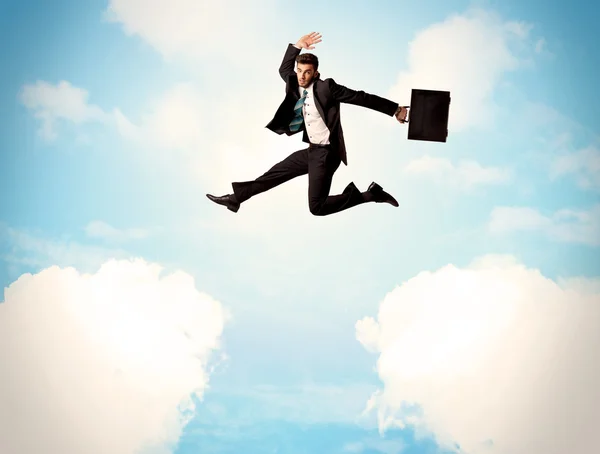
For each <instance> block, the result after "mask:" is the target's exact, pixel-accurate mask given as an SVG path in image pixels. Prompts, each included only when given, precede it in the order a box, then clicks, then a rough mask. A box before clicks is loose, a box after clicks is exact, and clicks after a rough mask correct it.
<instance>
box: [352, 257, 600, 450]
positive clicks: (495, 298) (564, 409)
mask: <svg viewBox="0 0 600 454" xmlns="http://www.w3.org/2000/svg"><path fill="white" fill-rule="evenodd" d="M356 336H357V339H358V340H359V341H360V342H361V343H362V344H363V345H364V346H365V347H366V348H368V349H369V350H371V351H375V352H378V353H379V359H378V362H377V372H378V374H379V378H380V379H381V381H382V382H383V389H382V390H380V391H379V392H377V393H375V394H374V395H373V396H372V398H371V400H370V401H369V403H368V406H367V408H368V409H369V408H370V409H376V410H377V413H378V417H379V424H380V430H385V429H386V428H389V427H392V426H394V425H399V426H402V425H407V424H410V425H414V426H415V427H416V428H417V431H418V433H420V434H423V435H425V434H435V437H436V438H437V440H438V442H440V443H441V444H442V445H443V446H445V447H446V448H449V449H453V448H455V443H458V444H459V445H460V447H461V452H467V453H470V454H472V453H473V454H475V453H482V452H494V453H497V454H505V453H511V454H521V453H522V454H529V453H534V452H535V453H541V452H544V453H547V454H563V453H565V452H585V451H589V449H590V446H595V445H596V430H595V429H596V425H597V424H596V421H598V420H599V419H600V392H599V390H598V387H597V383H598V382H599V381H600V367H599V365H598V345H600V294H599V293H595V294H590V293H589V292H585V293H580V292H579V291H578V290H576V289H570V290H565V289H563V288H561V287H560V286H559V285H558V284H557V283H555V282H554V281H552V280H550V279H548V278H546V277H544V276H543V275H542V274H540V272H539V271H538V270H535V269H528V268H526V267H525V266H523V265H521V264H519V263H517V262H516V260H515V259H507V258H506V257H501V258H500V259H499V260H495V258H494V257H486V258H485V260H479V261H477V263H473V264H472V265H471V266H470V267H468V268H465V269H459V268H457V267H455V266H452V265H448V266H446V267H443V268H441V269H439V270H437V271H434V272H428V271H427V272H422V273H420V274H418V275H417V276H415V277H414V278H412V279H410V280H408V281H407V282H404V283H403V284H402V285H401V286H399V287H397V288H396V289H394V290H393V291H392V292H390V293H388V294H387V295H386V297H385V299H384V300H383V302H382V303H381V305H380V308H379V314H378V317H377V321H376V320H374V319H373V318H371V317H365V318H364V319H362V320H359V321H358V322H357V323H356ZM490 442H491V443H490Z"/></svg>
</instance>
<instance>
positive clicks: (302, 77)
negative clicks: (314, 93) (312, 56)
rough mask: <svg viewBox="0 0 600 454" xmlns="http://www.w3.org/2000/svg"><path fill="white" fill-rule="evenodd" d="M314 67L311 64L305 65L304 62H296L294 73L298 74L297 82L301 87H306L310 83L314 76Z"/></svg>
mask: <svg viewBox="0 0 600 454" xmlns="http://www.w3.org/2000/svg"><path fill="white" fill-rule="evenodd" d="M315 72H316V71H315V68H314V67H313V65H307V64H305V63H298V67H297V68H296V75H297V76H298V84H299V85H300V86H301V87H302V88H306V87H308V86H309V85H310V83H311V82H312V80H313V79H314V78H315Z"/></svg>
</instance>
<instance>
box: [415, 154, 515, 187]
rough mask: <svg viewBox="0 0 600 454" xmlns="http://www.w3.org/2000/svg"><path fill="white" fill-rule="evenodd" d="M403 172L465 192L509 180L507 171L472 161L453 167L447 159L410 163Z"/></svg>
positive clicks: (424, 158) (425, 157)
mask: <svg viewBox="0 0 600 454" xmlns="http://www.w3.org/2000/svg"><path fill="white" fill-rule="evenodd" d="M404 171H405V172H407V173H409V174H414V175H427V176H429V177H431V178H433V179H434V180H435V181H436V182H441V183H444V184H450V185H452V186H455V187H459V188H461V189H466V190H468V189H472V188H473V187H476V186H481V185H495V184H504V183H507V182H508V181H509V180H510V179H511V172H510V171H509V170H508V169H503V168H500V167H484V166H482V165H481V164H479V163H478V162H477V161H472V160H463V161H460V162H458V164H456V165H455V164H453V163H452V162H451V161H450V160H449V159H446V158H433V157H430V156H423V157H422V158H419V159H414V160H412V161H410V162H409V163H408V164H407V165H406V166H405V167H404Z"/></svg>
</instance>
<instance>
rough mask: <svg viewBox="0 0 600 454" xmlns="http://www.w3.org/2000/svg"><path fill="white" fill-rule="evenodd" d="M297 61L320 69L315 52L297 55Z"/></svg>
mask: <svg viewBox="0 0 600 454" xmlns="http://www.w3.org/2000/svg"><path fill="white" fill-rule="evenodd" d="M296 63H302V64H303V65H313V68H315V71H316V70H317V69H319V59H318V58H317V56H316V55H314V54H309V53H306V54H300V55H298V56H297V57H296Z"/></svg>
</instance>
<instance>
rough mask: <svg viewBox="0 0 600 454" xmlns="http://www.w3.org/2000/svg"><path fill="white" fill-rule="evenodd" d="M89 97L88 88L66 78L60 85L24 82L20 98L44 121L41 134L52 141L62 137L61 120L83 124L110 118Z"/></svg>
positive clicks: (44, 82)
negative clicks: (58, 123)
mask: <svg viewBox="0 0 600 454" xmlns="http://www.w3.org/2000/svg"><path fill="white" fill-rule="evenodd" d="M88 98H89V93H88V91H87V90H85V89H83V88H80V87H75V86H73V85H72V84H71V83H70V82H68V81H64V80H61V81H60V82H58V83H57V84H51V83H49V82H46V81H37V82H36V83H34V84H27V85H24V86H23V88H22V89H21V91H20V93H19V99H20V101H21V102H22V103H23V104H24V105H25V106H26V107H27V108H28V109H30V110H31V111H32V112H33V114H34V115H35V117H36V118H39V119H40V121H41V122H42V126H41V128H40V134H41V136H42V137H44V138H45V139H46V140H49V141H51V140H54V139H56V138H57V136H58V133H57V131H56V126H57V122H58V121H61V120H62V121H68V122H72V123H75V124H78V125H80V124H83V123H89V122H98V121H107V120H108V115H107V114H106V113H105V112H104V111H103V110H102V109H101V108H100V107H98V106H97V105H95V104H91V103H89V101H88Z"/></svg>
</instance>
